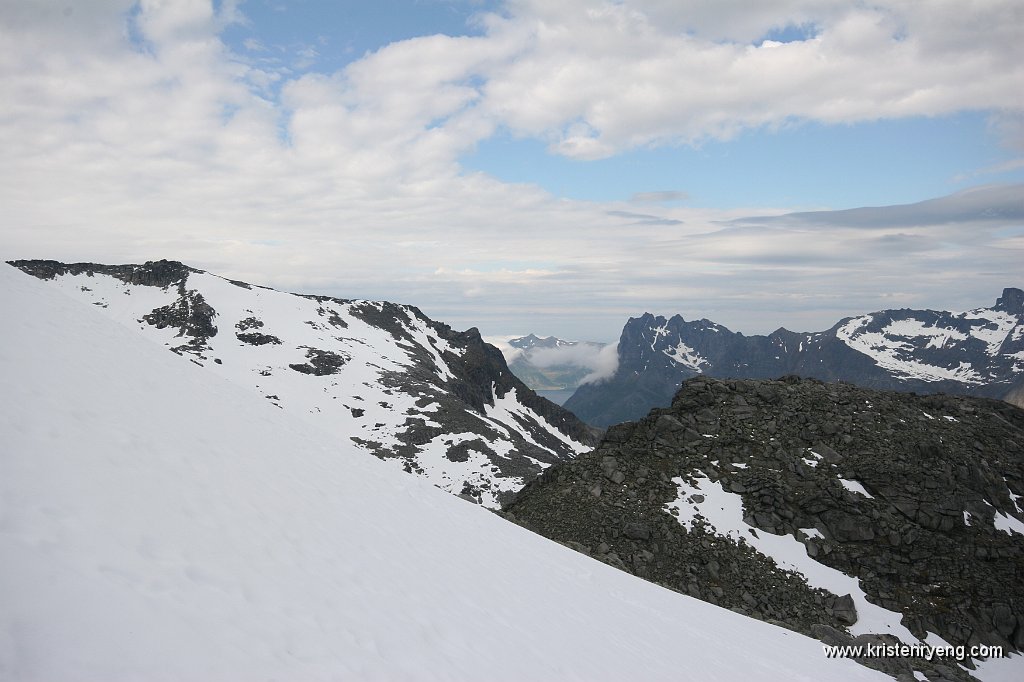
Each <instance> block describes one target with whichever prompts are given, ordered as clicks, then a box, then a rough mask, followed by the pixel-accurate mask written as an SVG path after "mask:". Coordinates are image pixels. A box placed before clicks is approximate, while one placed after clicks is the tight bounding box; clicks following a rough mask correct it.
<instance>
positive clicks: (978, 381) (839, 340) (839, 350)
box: [565, 289, 1024, 426]
mask: <svg viewBox="0 0 1024 682" xmlns="http://www.w3.org/2000/svg"><path fill="white" fill-rule="evenodd" d="M618 354H619V367H618V370H617V372H616V374H615V375H614V376H613V377H612V378H611V379H609V380H608V381H605V382H601V383H594V384H585V385H583V386H580V388H579V389H578V390H577V392H576V393H575V394H574V395H573V396H572V397H571V398H570V399H569V400H568V401H567V402H566V403H565V407H566V408H568V409H570V410H572V411H573V412H574V413H576V415H577V416H579V417H580V418H581V419H582V420H583V421H585V422H587V423H588V424H593V425H595V426H608V425H610V424H616V423H619V422H622V421H628V420H632V419H639V418H640V417H642V416H644V415H645V414H647V411H648V410H650V409H651V408H654V407H658V406H661V405H666V404H668V402H669V400H671V398H672V395H673V394H674V393H675V391H676V390H677V389H678V388H679V385H680V383H681V382H682V381H683V380H684V379H686V378H689V377H692V376H696V375H697V374H704V375H707V376H713V377H718V378H737V379H770V378H775V377H780V376H784V375H787V374H797V375H800V376H806V377H813V378H817V379H822V380H824V381H835V380H841V381H850V382H853V383H855V384H858V385H860V386H866V387H869V388H879V389H885V390H898V391H917V392H920V393H937V392H945V393H957V394H966V395H979V396H985V397H992V398H1001V397H1003V395H1004V394H1005V393H1006V392H1007V391H1008V390H1009V389H1010V386H1011V385H1012V384H1013V382H1014V381H1016V380H1017V379H1018V378H1020V377H1024V291H1021V290H1020V289H1005V290H1003V295H1002V296H1001V297H1000V298H999V299H998V300H997V301H996V303H995V304H994V305H993V306H992V307H991V308H978V309H976V310H971V311H968V312H964V313H951V312H945V311H934V310H907V309H903V310H884V311H881V312H876V313H871V314H868V315H862V316H860V317H852V318H847V319H845V320H842V321H840V322H839V323H837V324H836V325H835V326H833V327H832V328H831V329H829V330H827V331H823V332H815V333H799V332H791V331H789V330H787V329H778V330H777V331H775V332H773V333H771V334H769V335H768V336H744V335H743V334H739V333H735V332H732V331H730V330H729V329H726V328H725V327H723V326H721V325H718V324H715V323H714V322H711V321H710V320H696V321H689V322H688V321H686V320H684V319H683V318H682V317H680V316H679V315H676V316H674V317H671V318H669V319H665V318H664V317H660V316H658V317H655V316H654V315H651V314H650V313H645V314H644V315H642V316H641V317H638V318H630V320H629V321H628V322H627V323H626V326H625V328H624V329H623V330H622V336H621V339H620V341H619V346H618Z"/></svg>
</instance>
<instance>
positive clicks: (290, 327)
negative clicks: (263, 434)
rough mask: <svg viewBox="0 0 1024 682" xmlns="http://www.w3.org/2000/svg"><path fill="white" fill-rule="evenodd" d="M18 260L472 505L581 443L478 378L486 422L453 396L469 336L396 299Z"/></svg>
mask: <svg viewBox="0 0 1024 682" xmlns="http://www.w3.org/2000/svg"><path fill="white" fill-rule="evenodd" d="M27 263H28V265H27V266H26V269H27V271H29V272H32V273H33V274H37V276H39V275H45V276H49V275H52V276H51V277H49V278H48V279H46V281H47V283H48V284H50V285H52V286H55V287H58V288H60V289H61V290H62V291H64V292H65V293H67V294H68V295H70V296H72V297H74V298H77V299H80V300H82V301H85V302H88V303H90V304H92V305H94V306H96V307H97V308H98V309H99V310H101V311H102V312H103V313H104V314H105V315H107V316H109V317H111V318H113V319H114V320H116V321H117V322H119V323H121V324H122V325H125V326H127V327H129V328H131V329H133V330H136V331H137V332H138V333H139V334H141V335H144V336H146V337H147V338H149V339H151V340H153V341H156V342H157V343H160V344H161V345H164V346H166V347H168V348H171V349H174V350H175V351H176V352H178V353H180V354H182V355H183V356H184V357H186V358H188V359H190V360H192V362H195V363H197V364H199V365H202V366H204V367H206V368H207V369H208V370H210V371H212V372H215V373H217V374H219V375H221V376H223V377H225V378H227V379H229V380H231V381H232V382H234V383H236V384H239V385H241V386H245V387H248V388H251V389H253V390H255V391H257V392H258V394H259V395H260V396H262V397H264V398H265V399H267V400H269V401H270V402H272V403H273V404H275V405H277V406H279V407H280V408H281V409H283V410H285V411H287V412H290V413H292V414H295V415H297V416H299V417H301V418H303V419H306V420H309V421H310V422H311V423H314V424H316V425H317V426H318V427H319V428H321V429H323V430H325V431H328V432H330V433H331V434H333V435H334V436H335V437H336V438H337V439H338V440H339V441H342V442H345V443H354V444H356V445H357V446H358V447H359V448H361V449H363V450H365V451H368V452H370V453H372V454H374V455H377V456H379V457H381V458H384V459H386V460H387V461H388V462H389V463H390V464H391V465H392V466H394V467H395V468H397V469H404V470H406V471H409V472H412V473H416V474H417V475H419V476H422V477H424V478H427V479H428V480H430V481H431V482H432V483H434V484H435V485H437V486H438V487H440V488H442V489H444V490H447V491H449V492H452V493H455V494H460V493H466V494H469V495H472V496H473V497H474V498H475V499H478V500H479V501H480V502H482V503H483V504H484V505H485V506H489V507H498V506H499V502H500V499H499V498H500V497H501V496H502V495H508V494H511V493H513V492H515V491H516V490H519V489H520V488H521V487H522V486H523V484H524V483H525V481H526V480H529V478H532V477H533V476H535V475H537V474H539V473H540V472H541V471H542V470H543V469H544V468H545V467H547V466H549V465H550V464H552V463H553V462H556V461H560V460H562V459H565V458H568V457H572V456H574V455H576V454H578V453H579V452H583V451H585V450H587V449H588V448H587V446H585V445H584V444H583V443H581V442H578V441H577V440H574V439H573V438H572V437H571V436H568V435H566V434H565V433H564V432H563V431H561V430H559V428H558V425H557V424H555V423H552V422H551V421H549V420H548V419H546V418H545V416H544V415H542V414H539V413H538V412H537V411H536V410H534V409H531V407H529V406H527V405H525V404H523V401H522V400H518V401H517V400H515V397H514V396H515V391H514V389H513V391H512V392H511V395H512V398H509V396H508V393H506V392H504V391H505V390H506V389H501V390H499V391H498V392H497V393H495V390H494V388H493V384H491V383H490V382H488V384H487V385H486V386H483V387H481V393H484V394H485V399H487V400H491V401H492V402H493V400H494V399H495V398H505V402H508V400H510V399H511V400H513V401H515V402H517V404H516V406H515V409H514V410H513V412H514V413H515V415H516V416H515V418H511V419H510V420H503V419H502V418H500V417H499V418H498V419H497V421H498V422H499V423H497V424H496V423H495V421H496V419H495V417H494V416H493V415H489V414H487V410H486V408H487V407H488V405H486V404H481V405H476V406H472V405H468V404H467V403H466V402H464V401H462V400H460V399H459V398H458V397H457V396H458V395H462V394H464V393H465V391H464V390H461V389H464V388H465V385H466V383H467V377H471V376H473V375H475V374H478V373H477V372H474V371H472V368H470V371H465V370H466V369H467V367H469V363H467V360H466V356H467V354H469V353H471V345H472V344H473V342H474V341H475V342H477V344H478V345H479V338H478V337H477V338H476V339H473V338H470V335H468V334H458V333H455V332H452V331H451V330H450V329H447V328H446V327H445V326H444V325H440V324H438V323H436V322H433V321H431V320H429V319H427V318H426V317H424V316H423V315H422V314H421V313H420V312H419V311H418V310H416V309H415V308H412V307H409V306H402V305H397V304H393V303H386V302H377V301H342V300H337V299H328V298H324V297H309V296H298V295H295V294H289V293H285V292H281V291H275V290H273V289H268V288H263V287H256V286H251V285H247V284H244V283H241V282H234V281H231V280H227V279H224V278H222V277H219V276H217V275H213V274H210V273H207V272H202V271H197V270H193V269H191V268H187V267H185V266H182V265H181V264H178V263H166V264H161V263H156V264H147V265H146V266H86V267H81V266H60V264H55V265H58V266H59V267H56V268H54V269H52V270H51V269H49V268H40V267H39V266H38V263H40V262H31V261H29V262H27ZM41 263H43V265H46V262H41ZM33 266H35V267H33ZM160 267H163V268H165V269H166V270H167V271H168V272H166V273H165V272H164V271H162V270H160V269H159V268H160ZM154 272H155V273H158V274H162V275H163V277H162V278H159V279H158V281H157V282H156V283H154V282H153V281H151V280H145V279H143V280H142V281H145V282H147V283H145V284H144V283H142V281H139V280H140V279H141V277H142V276H144V275H150V274H152V273H154ZM168 282H169V283H168ZM161 284H162V285H163V286H160V285H161ZM185 317H187V318H188V321H187V322H183V321H182V319H181V318H185ZM211 332H212V333H211ZM460 368H461V371H460ZM457 373H460V376H456V374H457ZM506 373H507V370H506ZM471 380H472V379H470V381H471ZM556 409H557V408H556ZM567 416H570V417H571V415H567ZM573 419H574V418H573ZM453 446H455V447H457V449H456V450H455V451H452V450H451V448H452V447H453Z"/></svg>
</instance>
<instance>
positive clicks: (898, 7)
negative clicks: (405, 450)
mask: <svg viewBox="0 0 1024 682" xmlns="http://www.w3.org/2000/svg"><path fill="white" fill-rule="evenodd" d="M1022 34H1024V3H1022V2H1020V1H1019V0H976V1H973V2H971V1H967V2H965V1H963V0H958V1H955V2H954V1H951V0H934V1H930V2H917V1H913V0H879V1H877V2H871V3H868V2H838V1H831V0H819V1H811V0H780V1H778V2H763V3H750V2H740V1H739V0H619V1H616V2H598V1H594V2H583V1H580V0H566V1H564V2H558V3H551V2H543V1H541V0H508V1H504V2H503V1H499V0H493V1H492V0H487V1H484V0H393V1H381V2H375V3H365V2H326V1H316V0H248V1H234V0H222V1H219V2H214V3H211V2H209V1H204V0H180V1H176V2H171V1H165V0H144V1H142V2H132V1H130V0H81V1H78V2H70V1H68V0H65V1H63V2H56V1H51V0H6V1H5V2H3V3H0V144H2V145H3V150H4V152H3V154H2V156H0V206H2V208H3V210H2V212H0V255H2V256H3V257H4V258H5V259H12V258H52V259H57V260H65V261H96V262H106V263H115V262H116V263H122V262H143V261H146V260H156V259H160V258H168V259H177V260H181V261H184V262H186V263H188V264H190V265H193V266H194V267H199V268H202V269H206V270H209V271H211V272H214V273H217V274H223V275H225V276H229V277H232V278H235V279H242V280H245V281H250V282H253V283H257V284H263V285H268V286H273V287H275V288H281V289H285V290H289V291H299V292H312V293H322V294H327V295H332V296H338V297H343V298H372V299H386V300H392V301H397V302H402V303H409V304H413V305H417V306H419V307H420V308H421V309H422V310H423V311H424V312H425V313H426V314H428V315H430V316H431V317H433V318H435V319H438V320H441V321H444V322H446V323H448V324H450V325H452V326H453V327H455V328H458V329H464V328H468V327H471V326H475V327H478V328H479V329H480V330H481V332H483V333H484V334H485V335H491V336H500V335H510V334H526V333H528V332H534V333H537V334H540V335H545V336H546V335H549V334H554V335H557V336H560V337H562V338H570V339H590V340H594V341H614V340H615V339H617V337H618V334H619V332H620V330H621V328H622V325H623V324H624V323H625V321H626V320H627V319H628V318H629V317H631V316H639V315H641V314H642V313H644V312H652V313H655V314H663V315H666V316H667V315H672V314H676V313H678V314H681V315H683V316H684V317H686V318H687V319H692V318H701V317H706V318H709V319H712V320H714V321H716V322H719V323H721V324H724V325H726V326H728V327H730V328H732V329H734V330H738V331H741V332H744V333H748V334H753V333H765V332H768V331H771V330H773V329H775V328H777V327H780V326H785V327H787V328H789V329H793V330H799V331H816V330H821V329H825V328H828V327H830V326H831V325H832V324H834V323H835V322H836V321H838V320H839V319H840V318H842V317H845V316H848V315H854V314H858V313H863V312H869V311H873V310H879V309H883V308H899V307H914V308H940V309H952V310H963V309H969V308H973V307H980V306H985V305H991V304H992V302H994V300H995V299H996V297H998V296H999V294H1000V292H1001V291H1002V288H1003V287H1007V286H1017V287H1024V276H1022V274H1021V273H1022V272H1024V268H1022V267H1021V263H1024V96H1022V95H1021V94H1020V93H1021V92H1024V47H1022V45H1021V41H1020V39H1019V38H1020V35H1022ZM854 209H864V210H854Z"/></svg>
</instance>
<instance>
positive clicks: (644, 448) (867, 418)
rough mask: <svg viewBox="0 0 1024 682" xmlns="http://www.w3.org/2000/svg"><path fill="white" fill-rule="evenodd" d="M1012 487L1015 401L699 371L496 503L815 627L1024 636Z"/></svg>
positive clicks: (583, 542) (664, 576) (914, 636)
mask: <svg viewBox="0 0 1024 682" xmlns="http://www.w3.org/2000/svg"><path fill="white" fill-rule="evenodd" d="M1022 496H1024V411H1022V410H1020V409H1018V408H1016V407H1014V406H1012V405H1009V404H1007V403H1004V402H1001V401H997V400H990V399H983V398H971V397H955V396H949V395H942V394H937V395H916V394H912V393H897V392H883V391H877V390H871V389H865V388H860V387H856V386H853V385H851V384H846V383H823V382H821V381H819V380H814V379H801V378H797V377H793V376H790V377H786V378H783V379H780V380H734V381H724V380H716V379H712V378H708V377H698V378H694V379H690V380H687V381H685V382H684V383H683V385H682V387H681V388H680V390H679V391H678V392H677V394H676V395H675V397H674V399H673V400H672V404H671V406H670V407H667V408H660V409H655V410H653V411H652V412H651V413H650V414H649V415H648V416H647V417H645V418H644V419H641V420H639V421H637V422H635V423H625V424H620V425H617V426H614V427H612V428H611V429H609V431H608V432H607V434H606V436H605V439H604V441H603V442H602V443H601V444H600V446H599V447H598V448H597V449H595V450H593V451H592V452H589V453H586V454H583V455H581V456H579V457H578V458H576V459H575V460H572V461H569V462H564V463H561V464H558V465H556V466H553V467H551V468H549V469H548V470H546V471H545V472H544V474H543V475H542V476H540V477H539V478H538V479H537V480H536V481H534V482H532V483H531V484H529V485H527V486H526V487H525V488H524V489H523V490H522V491H521V492H520V493H519V494H518V495H517V497H516V498H515V499H514V500H513V501H512V502H511V503H510V504H509V505H507V507H506V508H505V510H504V513H505V515H506V516H507V517H508V518H510V519H511V520H514V521H515V522H517V523H519V524H521V525H523V526H526V527H528V528H530V529H533V530H534V531H536V532H538V533H540V534H542V535H545V536H548V537H550V538H553V539H555V540H557V541H559V542H562V543H564V544H567V545H569V546H571V547H573V548H575V549H577V550H579V551H581V552H585V553H587V554H590V555H592V556H593V557H595V558H597V559H599V560H601V561H604V562H606V563H609V564H612V565H614V566H617V567H619V568H620V569H622V570H625V571H628V572H630V573H633V574H636V575H638V576H642V577H644V578H646V579H648V580H652V581H655V582H658V583H661V584H662V585H665V586H667V587H669V588H671V589H674V590H677V591H680V592H684V593H687V594H690V595H692V596H694V597H698V598H700V599H703V600H706V601H709V602H712V603H715V604H719V605H721V606H724V607H728V608H731V609H733V610H736V611H739V612H741V613H745V614H748V615H750V616H753V617H755V618H759V619H763V620H767V621H771V622H775V623H778V624H781V625H784V626H785V627H788V628H791V629H794V630H798V631H800V632H804V633H806V634H810V635H812V636H815V637H818V638H819V639H822V640H823V641H825V642H828V643H849V642H851V641H855V642H858V643H864V642H886V641H895V639H899V640H900V641H902V642H905V643H915V642H918V641H927V642H929V643H932V644H934V643H940V642H942V641H944V642H947V643H949V644H951V645H965V646H969V645H974V644H986V645H998V646H1002V647H1004V649H1005V650H1006V651H1020V650H1022V649H1024V500H1022V499H1021V498H1022ZM940 638H941V639H940ZM864 662H865V663H866V664H868V665H872V666H875V667H880V668H882V669H883V670H885V671H886V672H889V673H891V674H893V675H904V676H905V675H907V674H909V673H910V669H911V667H912V668H915V669H917V670H919V671H922V672H924V673H925V674H926V675H927V676H928V677H929V679H933V680H935V679H967V676H968V674H969V673H968V671H967V670H966V669H964V668H961V667H959V666H958V665H956V664H955V662H953V661H949V660H943V661H938V660H933V661H931V662H929V661H925V660H921V659H877V660H867V659H865V661H864ZM965 665H967V667H968V668H969V667H970V666H971V663H970V662H969V661H967V662H965ZM937 666H938V667H937ZM906 679H913V678H906Z"/></svg>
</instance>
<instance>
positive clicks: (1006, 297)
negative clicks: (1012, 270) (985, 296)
mask: <svg viewBox="0 0 1024 682" xmlns="http://www.w3.org/2000/svg"><path fill="white" fill-rule="evenodd" d="M993 308H994V309H995V310H1002V311H1005V312H1008V313H1014V314H1016V315H1024V290H1021V289H1018V288H1016V287H1007V288H1005V289H1003V295H1002V296H1000V297H999V298H998V299H997V300H996V304H995V306H993Z"/></svg>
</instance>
